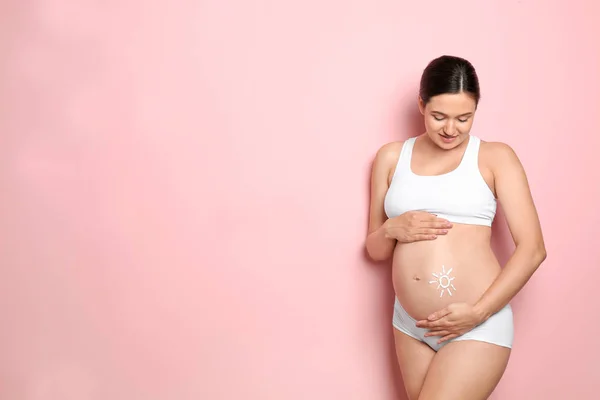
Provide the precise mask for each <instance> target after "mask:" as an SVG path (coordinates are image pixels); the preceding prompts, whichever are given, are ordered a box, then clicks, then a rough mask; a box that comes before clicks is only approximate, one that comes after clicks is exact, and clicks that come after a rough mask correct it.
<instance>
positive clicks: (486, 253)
mask: <svg viewBox="0 0 600 400" xmlns="http://www.w3.org/2000/svg"><path fill="white" fill-rule="evenodd" d="M411 140H412V142H411ZM411 140H409V141H407V142H405V143H404V144H399V146H398V162H397V163H396V165H394V166H392V168H391V169H390V179H389V186H390V187H389V189H388V195H387V196H386V202H385V208H386V213H387V214H388V217H389V218H391V217H394V216H396V215H399V214H401V213H403V212H406V211H409V210H424V211H428V212H432V213H435V214H438V215H439V216H440V217H441V218H446V219H449V220H451V222H452V223H453V227H452V228H451V229H450V230H449V232H448V234H447V235H441V236H438V238H437V239H435V240H432V241H418V242H413V243H398V244H397V245H396V248H395V250H394V255H393V262H392V266H393V267H392V268H393V273H392V279H393V286H394V290H395V292H396V296H397V297H398V300H399V301H400V303H401V304H402V306H403V308H404V309H405V310H406V311H407V312H408V313H409V314H410V315H411V316H412V317H413V318H415V319H417V320H419V319H425V318H427V316H428V315H429V314H431V313H432V312H435V311H438V310H440V309H441V308H443V307H445V306H447V305H448V304H450V303H454V302H467V303H471V304H473V303H474V302H476V301H477V300H478V299H479V297H480V296H481V295H482V294H483V292H484V291H485V290H486V289H487V288H488V287H489V286H490V284H491V283H492V282H493V280H494V279H495V278H496V276H497V275H498V274H499V273H500V265H499V263H498V261H497V259H496V257H495V255H494V253H493V251H492V249H491V244H490V239H491V226H490V225H491V220H492V219H493V216H494V215H495V211H496V199H495V194H494V179H493V173H492V168H491V166H490V165H489V160H487V157H486V151H485V149H483V148H484V146H485V144H484V143H483V142H480V141H479V139H478V138H476V137H470V138H469V142H468V143H467V144H465V146H463V148H462V150H460V149H456V150H457V151H454V150H452V151H451V152H452V153H450V152H449V154H448V158H447V160H440V163H437V162H436V163H431V162H427V160H424V159H423V158H421V157H419V153H418V152H416V153H413V152H412V146H413V145H414V138H413V139H411ZM479 143H481V147H480V145H479ZM403 145H404V146H405V147H404V151H402V148H403V147H402V146H403ZM465 149H466V150H465ZM463 153H464V156H462V154H463ZM446 161H448V162H447V163H446ZM436 164H437V166H436ZM444 164H445V165H444ZM432 165H433V167H432ZM440 165H441V167H439V166H440ZM431 168H434V169H431ZM435 168H437V170H435ZM428 169H429V170H428ZM444 273H446V274H447V275H446V276H447V277H448V278H450V279H452V280H451V281H449V280H448V279H447V278H444V277H442V275H444ZM436 276H437V277H436Z"/></svg>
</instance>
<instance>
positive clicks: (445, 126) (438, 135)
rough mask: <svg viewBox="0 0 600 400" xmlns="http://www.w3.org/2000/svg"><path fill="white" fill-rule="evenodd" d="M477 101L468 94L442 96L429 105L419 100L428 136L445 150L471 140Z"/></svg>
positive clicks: (430, 101)
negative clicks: (470, 135)
mask: <svg viewBox="0 0 600 400" xmlns="http://www.w3.org/2000/svg"><path fill="white" fill-rule="evenodd" d="M476 108H477V105H476V104H475V100H474V99H473V97H471V96H470V95H469V94H467V93H456V94H441V95H438V96H434V97H432V98H431V99H430V100H429V102H428V103H427V104H423V101H422V99H421V98H419V109H420V110H421V114H423V117H424V119H425V129H426V131H427V136H429V138H430V139H431V141H432V142H433V143H435V144H436V145H437V146H439V147H440V148H442V149H444V150H450V149H453V148H455V147H456V146H458V145H460V144H461V143H462V142H463V141H464V140H466V139H468V138H469V132H470V131H471V126H472V125H473V118H474V117H475V110H476Z"/></svg>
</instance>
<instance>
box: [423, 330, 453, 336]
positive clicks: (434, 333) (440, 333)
mask: <svg viewBox="0 0 600 400" xmlns="http://www.w3.org/2000/svg"><path fill="white" fill-rule="evenodd" d="M446 335H450V332H449V331H447V330H438V331H429V332H427V333H426V334H425V335H423V336H427V337H429V336H446Z"/></svg>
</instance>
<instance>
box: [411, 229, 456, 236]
mask: <svg viewBox="0 0 600 400" xmlns="http://www.w3.org/2000/svg"><path fill="white" fill-rule="evenodd" d="M416 233H418V234H421V235H439V234H442V233H444V234H445V233H448V230H447V229H436V228H419V229H417V231H416Z"/></svg>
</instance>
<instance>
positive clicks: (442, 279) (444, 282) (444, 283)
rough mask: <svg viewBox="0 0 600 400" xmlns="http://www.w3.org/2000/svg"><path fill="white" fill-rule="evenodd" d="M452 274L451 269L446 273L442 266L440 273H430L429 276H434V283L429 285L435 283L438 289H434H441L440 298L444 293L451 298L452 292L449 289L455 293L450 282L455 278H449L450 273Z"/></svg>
mask: <svg viewBox="0 0 600 400" xmlns="http://www.w3.org/2000/svg"><path fill="white" fill-rule="evenodd" d="M451 272H452V268H450V269H449V270H448V272H446V267H445V266H443V265H442V273H439V274H436V273H433V272H432V273H431V275H433V276H435V279H436V280H434V281H429V283H430V284H431V283H437V284H438V287H437V288H436V289H442V290H440V297H442V296H443V295H444V292H446V291H447V292H448V294H449V295H450V296H452V291H450V289H451V288H452V289H454V291H455V292H456V288H455V287H454V285H453V284H452V281H453V280H454V279H455V278H450V273H451Z"/></svg>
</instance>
